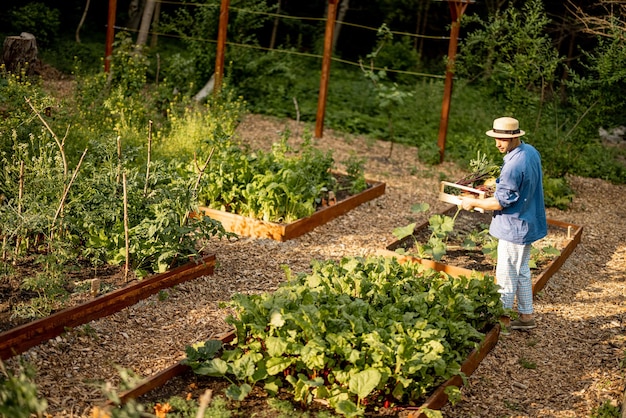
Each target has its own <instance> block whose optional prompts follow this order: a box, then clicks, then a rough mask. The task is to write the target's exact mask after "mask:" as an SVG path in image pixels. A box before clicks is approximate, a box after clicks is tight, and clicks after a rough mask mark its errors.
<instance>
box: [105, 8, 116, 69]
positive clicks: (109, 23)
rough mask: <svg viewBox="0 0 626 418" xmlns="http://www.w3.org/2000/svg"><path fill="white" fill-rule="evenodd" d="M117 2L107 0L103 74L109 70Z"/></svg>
mask: <svg viewBox="0 0 626 418" xmlns="http://www.w3.org/2000/svg"><path fill="white" fill-rule="evenodd" d="M116 10H117V0H109V15H108V20H107V35H106V43H105V47H104V49H105V51H104V72H105V73H108V72H109V70H110V69H111V55H113V38H114V37H115V13H116Z"/></svg>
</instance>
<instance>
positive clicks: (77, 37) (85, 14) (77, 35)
mask: <svg viewBox="0 0 626 418" xmlns="http://www.w3.org/2000/svg"><path fill="white" fill-rule="evenodd" d="M88 10H89V0H87V1H86V2H85V11H83V15H82V17H81V18H80V22H78V26H77V27H76V43H77V44H79V43H80V28H82V27H83V23H85V18H86V17H87V11H88Z"/></svg>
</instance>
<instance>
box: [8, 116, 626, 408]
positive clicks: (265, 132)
mask: <svg viewBox="0 0 626 418" xmlns="http://www.w3.org/2000/svg"><path fill="white" fill-rule="evenodd" d="M285 123H286V122H284V121H277V120H275V119H271V118H264V117H259V116H249V117H247V118H246V119H245V120H244V121H243V122H242V124H241V126H240V127H239V131H238V135H239V136H241V138H242V139H243V140H244V141H247V142H250V143H251V144H253V146H255V147H264V148H267V147H269V145H270V144H271V142H272V141H275V140H277V139H278V137H279V132H280V131H282V130H284V129H285V127H286V126H285ZM289 128H290V129H291V131H292V132H294V133H295V134H296V135H297V134H302V133H303V132H304V129H305V128H304V127H303V125H298V124H296V123H295V122H289ZM311 129H312V128H311ZM294 138H296V136H294ZM316 144H317V145H318V146H320V147H322V148H324V149H332V150H333V156H334V158H335V161H336V162H338V163H341V162H342V161H345V159H346V158H347V157H348V156H350V155H351V153H353V152H358V155H359V156H362V157H366V158H367V159H368V160H367V163H366V177H367V178H369V179H372V180H377V181H383V182H385V183H386V193H385V195H383V196H381V197H379V198H377V199H376V200H374V201H371V202H368V203H365V204H363V205H361V206H359V207H358V208H356V209H354V210H352V211H350V212H349V213H347V214H345V215H343V216H341V217H339V218H337V219H335V220H332V221H331V222H329V223H328V224H326V225H323V226H321V227H318V228H316V229H315V230H314V231H312V232H310V233H308V234H305V235H304V236H302V237H299V238H297V239H293V240H290V241H287V242H283V243H281V242H276V241H272V240H265V239H248V238H242V239H240V240H238V241H235V242H226V241H218V240H216V241H215V242H211V243H210V245H211V251H212V252H214V253H215V254H216V256H217V266H216V269H215V273H214V274H213V275H211V276H207V277H203V278H199V279H196V280H194V281H192V282H188V283H185V284H182V285H179V286H177V287H176V288H175V289H173V290H171V291H170V292H169V297H167V298H166V299H164V300H160V299H159V298H158V297H156V296H153V297H150V298H148V299H146V300H144V301H142V302H140V303H138V304H136V305H134V306H132V307H130V308H127V309H124V310H123V311H121V312H119V313H117V314H115V315H112V316H110V317H107V318H104V319H101V320H98V321H93V322H91V323H89V324H87V325H85V326H82V327H79V328H77V329H75V330H72V331H70V332H68V333H66V334H64V335H63V336H61V337H58V338H56V339H54V340H52V341H50V342H48V343H45V344H42V345H40V346H38V347H35V348H33V349H31V350H29V351H28V352H26V353H25V354H24V355H23V357H24V358H25V359H27V360H28V361H30V362H32V363H33V364H34V365H35V366H36V367H37V370H38V377H37V384H38V386H39V388H40V391H41V395H42V396H44V397H45V398H46V399H48V402H49V408H48V412H49V413H50V416H52V417H82V416H88V415H89V414H90V412H91V409H92V407H93V406H95V405H98V404H100V403H101V402H102V401H103V395H102V391H101V389H100V383H102V382H103V381H108V382H111V383H112V384H114V385H117V384H118V383H119V374H118V371H117V368H118V367H120V368H128V369H132V370H133V371H135V372H136V373H138V374H140V375H142V376H149V375H151V374H153V373H155V372H157V371H159V370H161V369H164V368H166V367H168V366H170V365H172V364H175V363H176V362H178V361H179V360H180V359H182V358H183V357H184V349H185V346H186V345H189V344H192V343H194V342H197V341H202V340H205V339H207V338H208V337H210V336H214V335H217V334H220V333H223V332H225V331H228V329H229V328H228V326H227V324H226V323H225V322H224V318H225V317H226V315H228V313H229V312H228V311H227V310H225V309H222V308H220V306H219V304H220V302H223V301H227V300H229V299H230V297H231V296H232V295H233V294H234V293H235V292H262V291H267V290H273V289H275V288H276V286H277V285H278V284H279V283H280V282H281V281H282V280H283V279H284V277H285V275H284V271H283V268H282V267H281V266H283V265H286V266H289V268H290V269H291V270H292V271H294V272H300V271H307V270H308V269H309V263H310V261H311V260H313V259H320V260H322V259H339V258H341V257H343V256H353V255H370V254H374V253H375V252H376V251H377V250H379V249H381V248H384V247H386V246H387V245H389V244H390V243H392V242H393V241H395V237H394V236H393V235H392V231H393V229H394V228H396V227H398V226H404V225H407V224H408V223H410V222H413V221H420V222H421V221H423V220H425V219H427V218H428V216H429V215H430V214H432V213H434V212H439V211H442V210H443V209H445V208H447V207H448V206H449V205H448V204H447V203H443V202H440V201H438V199H437V194H438V184H439V181H440V180H442V179H444V178H445V179H452V180H453V179H456V178H460V177H461V176H462V174H463V172H462V170H460V169H459V168H458V167H456V166H454V165H453V164H449V163H444V164H442V165H439V166H436V167H428V166H425V165H423V164H421V163H420V162H419V160H418V155H417V150H416V149H413V148H409V147H405V146H401V145H398V144H396V145H394V147H393V150H392V152H391V157H390V158H387V157H388V155H389V153H390V144H389V143H386V142H374V141H366V140H364V139H362V138H355V137H351V136H343V135H339V134H335V133H333V132H329V131H327V132H325V134H324V138H323V139H320V140H316ZM339 165H341V164H339ZM569 181H570V183H571V186H572V187H573V188H574V190H575V192H576V198H575V200H574V202H573V205H572V207H571V209H569V210H567V211H559V210H553V209H550V210H549V212H548V216H549V217H550V218H553V219H556V220H562V221H565V222H569V223H573V224H576V225H582V226H583V227H584V231H583V237H582V242H581V244H580V245H579V246H578V247H577V249H576V250H575V251H574V253H573V254H572V256H571V257H570V258H569V259H568V261H566V263H565V264H564V265H563V267H562V268H561V269H560V270H559V271H558V272H557V273H556V274H555V275H554V276H552V278H551V279H550V281H549V282H548V284H547V286H546V287H545V288H544V290H543V291H542V292H541V293H540V295H539V296H538V298H537V301H536V310H537V316H538V322H539V327H538V328H537V329H535V330H532V331H531V332H514V333H512V334H511V335H510V336H507V337H501V339H500V341H499V342H498V344H497V345H496V347H495V348H494V350H493V351H492V352H491V353H490V354H489V355H488V356H487V358H486V359H485V360H484V361H483V362H482V363H481V365H480V366H479V368H478V369H477V370H476V372H475V373H474V374H473V375H472V376H471V377H470V378H469V381H468V385H466V387H465V388H464V389H463V397H462V400H461V401H460V402H459V403H457V404H456V405H455V406H452V405H447V406H445V407H444V408H443V410H442V412H443V413H444V416H446V417H463V418H467V417H504V416H506V417H511V418H513V417H541V418H545V417H559V418H560V417H588V416H590V414H591V412H592V411H593V409H594V408H597V407H598V406H599V405H601V404H602V403H603V402H605V401H610V402H612V403H613V404H615V405H618V404H621V402H622V395H623V393H624V381H625V380H624V368H623V367H621V366H622V365H621V362H623V361H624V359H625V357H626V303H625V299H626V227H625V221H624V218H625V217H626V213H625V210H624V207H623V206H620V205H619V202H621V201H622V199H623V196H626V187H625V186H623V185H620V186H615V185H611V184H609V183H607V182H604V181H601V180H594V179H585V178H578V177H571V178H569ZM421 202H427V203H429V204H430V205H431V211H430V212H429V213H424V214H420V215H419V216H416V215H412V214H411V211H410V207H411V205H413V204H415V203H421ZM161 299H162V298H161ZM11 361H16V359H13V360H11Z"/></svg>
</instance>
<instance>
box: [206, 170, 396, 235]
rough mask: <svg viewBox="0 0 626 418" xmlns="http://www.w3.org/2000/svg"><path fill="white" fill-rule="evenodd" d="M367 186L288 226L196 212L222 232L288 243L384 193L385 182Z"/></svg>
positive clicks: (222, 213) (212, 211)
mask: <svg viewBox="0 0 626 418" xmlns="http://www.w3.org/2000/svg"><path fill="white" fill-rule="evenodd" d="M367 184H368V186H369V187H368V188H367V189H365V190H364V191H362V192H360V193H358V194H355V195H351V196H347V197H346V198H345V199H341V197H338V198H337V201H336V202H330V204H327V205H326V206H322V207H320V208H319V209H318V210H316V211H315V213H313V214H312V215H311V216H308V217H306V218H302V219H298V220H297V221H294V222H291V223H288V224H282V223H277V222H267V221H263V220H259V219H253V218H248V217H244V216H241V215H237V214H236V213H232V212H225V211H221V210H217V209H211V208H208V207H201V208H200V210H201V211H202V212H203V213H204V214H205V215H207V216H209V217H211V218H212V219H215V220H217V221H220V222H221V223H222V226H223V227H224V229H225V230H226V231H228V232H233V233H235V234H237V235H241V236H246V237H252V238H269V239H273V240H276V241H288V240H290V239H293V238H296V237H299V236H301V235H303V234H306V233H307V232H310V231H312V230H313V229H315V228H316V227H318V226H320V225H323V224H325V223H327V222H329V221H331V220H332V219H335V218H337V217H339V216H341V215H343V214H344V213H346V212H348V211H350V210H352V209H354V208H356V207H357V206H359V205H361V204H363V203H365V202H368V201H370V200H373V199H375V198H377V197H379V196H382V195H383V194H384V193H385V183H382V182H375V181H369V180H368V181H367Z"/></svg>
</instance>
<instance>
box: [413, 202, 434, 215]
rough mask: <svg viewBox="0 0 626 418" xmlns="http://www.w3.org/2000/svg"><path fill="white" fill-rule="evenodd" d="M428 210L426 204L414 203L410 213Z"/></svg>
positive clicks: (428, 206) (428, 207)
mask: <svg viewBox="0 0 626 418" xmlns="http://www.w3.org/2000/svg"><path fill="white" fill-rule="evenodd" d="M429 209H430V205H429V204H428V203H426V202H423V203H416V204H414V205H412V206H411V212H412V213H422V212H427V211H428V210H429Z"/></svg>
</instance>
